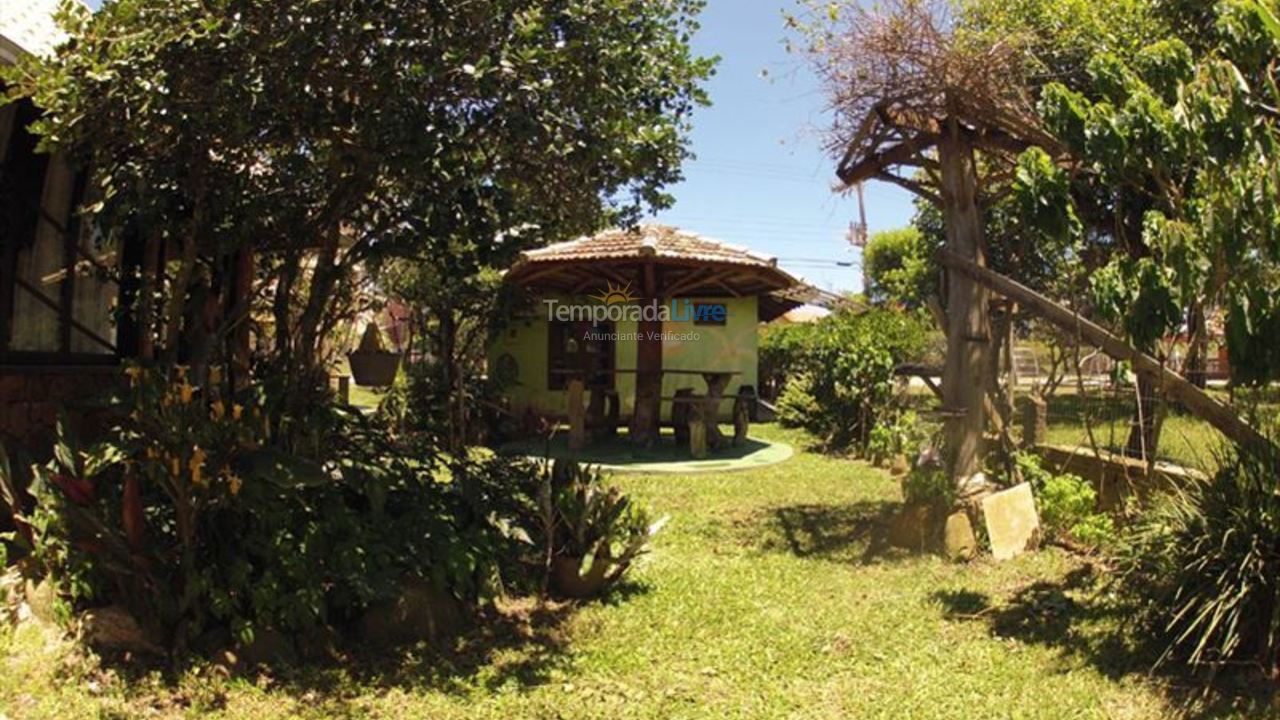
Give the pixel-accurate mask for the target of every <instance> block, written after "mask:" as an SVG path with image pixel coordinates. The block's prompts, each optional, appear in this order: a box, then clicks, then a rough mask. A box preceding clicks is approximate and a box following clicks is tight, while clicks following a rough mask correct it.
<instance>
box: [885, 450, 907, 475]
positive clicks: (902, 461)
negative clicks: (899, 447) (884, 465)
mask: <svg viewBox="0 0 1280 720" xmlns="http://www.w3.org/2000/svg"><path fill="white" fill-rule="evenodd" d="M910 470H911V464H910V463H908V462H907V456H906V455H897V456H894V458H893V464H892V465H891V466H890V467H889V474H890V475H893V476H894V477H898V476H899V475H906V474H907V472H908V471H910Z"/></svg>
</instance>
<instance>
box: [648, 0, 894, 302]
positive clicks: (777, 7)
mask: <svg viewBox="0 0 1280 720" xmlns="http://www.w3.org/2000/svg"><path fill="white" fill-rule="evenodd" d="M794 8H795V2H794V0H710V2H709V3H708V5H707V9H706V10H705V11H704V12H703V14H702V18H701V23H702V29H701V30H700V31H699V33H698V34H697V35H696V36H695V38H694V50H695V51H696V52H697V53H698V54H700V55H719V56H720V57H721V61H720V65H719V67H718V68H717V74H716V76H715V77H714V78H712V79H711V81H710V82H709V84H708V86H707V90H708V93H709V94H710V96H711V101H712V103H713V105H712V107H710V108H705V109H702V110H701V111H700V112H698V113H695V115H694V120H693V122H694V132H693V138H692V140H693V148H692V149H693V152H694V153H695V154H696V155H697V159H695V160H693V161H690V162H689V163H688V164H687V165H686V167H685V176H686V181H685V182H683V183H681V184H680V185H678V186H675V187H673V188H671V189H670V192H671V193H672V195H674V196H675V198H676V203H675V206H674V207H672V208H671V209H670V210H667V211H664V212H662V213H660V214H658V216H657V218H656V219H657V220H658V221H660V222H664V223H667V224H670V225H675V226H678V227H681V228H683V229H686V230H691V231H694V232H698V233H701V234H703V235H707V236H709V237H712V238H715V239H718V240H723V241H725V242H728V243H733V244H737V245H745V246H747V247H750V248H752V249H753V250H758V251H760V252H763V253H766V254H769V255H774V256H776V257H777V258H778V264H779V265H780V266H782V268H783V269H785V270H787V271H789V272H791V274H792V275H795V276H797V277H799V278H801V279H803V280H806V281H808V282H810V283H811V284H813V285H816V286H817V287H820V288H823V289H825V290H833V291H858V290H861V285H862V282H861V276H862V271H861V258H860V256H859V253H858V251H857V250H856V249H854V248H852V247H851V246H850V245H849V242H848V240H847V234H848V231H849V225H850V223H851V222H856V221H857V219H858V203H857V199H856V197H854V196H852V195H839V194H836V193H835V192H833V190H832V187H833V185H834V183H835V161H833V160H832V159H830V158H829V157H827V154H826V153H825V152H824V151H823V149H822V139H821V133H822V130H823V128H825V127H827V126H828V124H829V115H828V114H827V112H826V103H825V100H824V98H823V94H822V91H821V88H820V87H819V85H818V81H817V78H816V77H815V76H814V74H813V73H812V72H811V71H810V70H809V68H808V67H807V66H806V61H805V59H804V58H803V57H801V56H799V55H792V54H789V53H788V52H787V50H786V47H785V45H784V44H783V40H784V38H785V37H786V30H785V28H784V26H783V20H782V13H783V11H784V10H788V9H794ZM864 195H865V200H866V211H867V225H868V227H869V229H870V231H871V232H872V233H874V232H876V231H877V230H887V229H891V228H897V227H903V226H905V225H907V224H909V223H910V221H911V216H912V215H913V214H914V207H913V205H912V202H911V196H910V195H909V194H908V193H907V192H906V191H904V190H902V189H900V188H898V187H896V186H893V185H888V184H885V183H878V182H872V183H868V184H867V185H866V187H865V189H864ZM837 262H840V263H849V264H851V266H849V267H844V266H839V265H836V263H837Z"/></svg>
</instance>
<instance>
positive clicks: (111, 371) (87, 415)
mask: <svg viewBox="0 0 1280 720" xmlns="http://www.w3.org/2000/svg"><path fill="white" fill-rule="evenodd" d="M121 382H123V380H122V378H121V375H120V369H119V368H117V367H114V366H84V367H74V366H57V365H50V366H23V367H0V439H3V440H4V441H5V442H6V443H13V444H17V445H20V446H22V447H24V448H26V449H27V450H29V451H31V452H34V453H36V454H42V451H44V450H46V449H47V448H48V446H49V442H50V439H51V437H52V433H53V429H54V425H55V423H56V422H57V419H58V413H59V411H61V410H65V411H66V412H67V416H68V417H69V418H70V420H71V422H72V424H73V425H74V426H76V429H77V430H78V431H79V432H81V433H84V432H92V431H93V429H94V428H95V427H96V426H98V425H99V424H100V423H101V421H102V419H103V412H102V400H103V398H104V396H105V394H106V393H107V392H109V391H110V390H111V388H112V387H113V386H116V385H117V384H119V383H121Z"/></svg>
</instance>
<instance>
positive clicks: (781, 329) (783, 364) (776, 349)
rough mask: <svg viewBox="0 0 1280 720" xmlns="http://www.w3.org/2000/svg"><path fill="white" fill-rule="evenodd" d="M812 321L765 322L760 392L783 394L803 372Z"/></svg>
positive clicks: (761, 335)
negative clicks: (779, 323)
mask: <svg viewBox="0 0 1280 720" xmlns="http://www.w3.org/2000/svg"><path fill="white" fill-rule="evenodd" d="M813 328H814V324H813V323H791V324H782V325H766V326H765V327H764V329H763V330H762V331H761V333H760V345H759V350H758V353H759V358H760V373H759V381H760V394H761V395H762V396H764V397H766V398H770V399H774V398H779V399H780V398H781V397H782V394H783V393H784V392H785V391H786V388H787V387H788V386H789V385H790V383H791V382H793V381H794V380H795V378H796V376H797V375H799V374H800V373H802V372H804V367H803V363H804V355H805V351H806V348H808V347H809V344H810V337H811V336H812V335H813Z"/></svg>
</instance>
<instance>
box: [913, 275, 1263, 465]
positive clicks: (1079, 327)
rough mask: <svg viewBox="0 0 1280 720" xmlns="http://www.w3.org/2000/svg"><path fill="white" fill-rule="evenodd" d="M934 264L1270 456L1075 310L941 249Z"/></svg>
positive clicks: (1223, 414)
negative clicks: (1093, 349) (1078, 341)
mask: <svg viewBox="0 0 1280 720" xmlns="http://www.w3.org/2000/svg"><path fill="white" fill-rule="evenodd" d="M937 258H938V261H939V262H941V263H942V264H943V265H945V266H946V267H947V268H949V269H951V270H954V271H956V272H959V273H962V274H964V275H966V276H967V277H969V278H972V279H973V280H974V281H975V282H978V283H980V284H982V285H983V286H985V287H987V288H989V289H991V290H992V291H993V292H996V293H998V294H1000V295H1003V296H1005V297H1007V298H1010V299H1013V300H1016V301H1018V302H1019V303H1020V304H1021V305H1022V306H1023V307H1025V308H1026V309H1028V310H1030V311H1031V312H1034V313H1036V314H1037V315H1039V316H1040V317H1042V318H1044V319H1045V320H1048V321H1049V322H1051V323H1053V324H1054V325H1057V326H1058V327H1060V328H1062V329H1063V330H1064V331H1066V332H1069V333H1074V334H1075V335H1077V336H1078V337H1080V338H1082V339H1084V340H1085V341H1087V342H1089V343H1090V344H1092V345H1096V346H1098V347H1099V348H1102V351H1103V352H1105V353H1106V354H1107V355H1110V356H1111V357H1112V358H1115V359H1116V360H1128V361H1129V362H1131V363H1133V368H1134V370H1135V371H1137V372H1139V373H1143V372H1145V373H1149V374H1150V375H1151V377H1153V378H1156V381H1157V383H1158V384H1159V386H1160V387H1161V388H1162V389H1163V390H1164V391H1165V392H1166V393H1168V394H1169V397H1171V398H1173V399H1174V400H1177V401H1178V402H1180V403H1182V404H1183V405H1184V406H1186V408H1187V409H1188V410H1190V411H1191V412H1192V413H1194V414H1195V415H1196V417H1199V418H1201V419H1202V420H1204V421H1205V422H1207V423H1209V424H1210V425H1212V426H1213V427H1214V428H1216V429H1217V430H1218V432H1221V433H1222V434H1223V435H1225V436H1226V437H1227V439H1228V440H1231V441H1232V442H1235V443H1237V444H1239V445H1240V446H1242V447H1244V448H1246V449H1247V450H1249V451H1251V452H1254V453H1257V454H1259V455H1261V456H1263V457H1267V458H1273V457H1276V456H1277V455H1276V447H1275V445H1274V444H1273V443H1272V442H1271V441H1270V440H1269V439H1267V437H1266V436H1265V435H1263V434H1262V433H1260V432H1258V431H1257V430H1256V429H1254V428H1253V427H1252V426H1251V425H1249V424H1248V423H1246V422H1245V421H1244V420H1242V419H1240V416H1239V415H1237V414H1236V412H1235V411H1234V410H1232V409H1231V408H1230V407H1228V406H1226V405H1224V404H1222V403H1220V402H1218V401H1217V400H1215V399H1213V398H1212V397H1211V396H1209V395H1208V394H1207V393H1205V391H1203V390H1201V389H1200V388H1198V387H1196V386H1195V385H1194V384H1192V383H1191V382H1190V381H1189V380H1187V379H1186V378H1184V377H1183V376H1181V375H1179V374H1178V373H1176V372H1174V371H1172V370H1170V369H1169V368H1168V367H1166V366H1165V365H1164V363H1161V362H1160V361H1159V360H1157V359H1155V358H1153V357H1151V356H1150V355H1147V354H1146V353H1143V352H1141V351H1140V350H1138V349H1137V348H1135V347H1133V346H1132V345H1130V344H1129V343H1127V342H1125V341H1124V340H1123V339H1122V338H1120V337H1118V336H1116V335H1113V334H1111V333H1110V332H1108V331H1107V330H1106V329H1105V328H1103V327H1102V326H1100V325H1098V324H1096V323H1093V322H1090V321H1089V320H1086V319H1085V318H1082V317H1080V315H1079V314H1078V313H1076V312H1075V311H1073V310H1071V309H1069V308H1066V307H1063V306H1062V305H1060V304H1058V303H1056V302H1054V301H1052V300H1050V299H1049V298H1046V297H1045V296H1043V295H1041V294H1040V293H1037V292H1036V291H1034V290H1032V289H1031V288H1028V287H1026V286H1025V285H1022V284H1020V283H1018V282H1015V281H1013V280H1010V279H1009V278H1007V277H1005V276H1003V275H1000V274H999V273H996V272H993V271H991V270H988V269H987V268H984V267H980V266H978V265H977V264H976V263H974V262H972V261H971V260H968V259H967V258H964V257H961V256H959V255H957V254H955V253H953V252H949V251H947V250H939V251H938V253H937Z"/></svg>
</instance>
